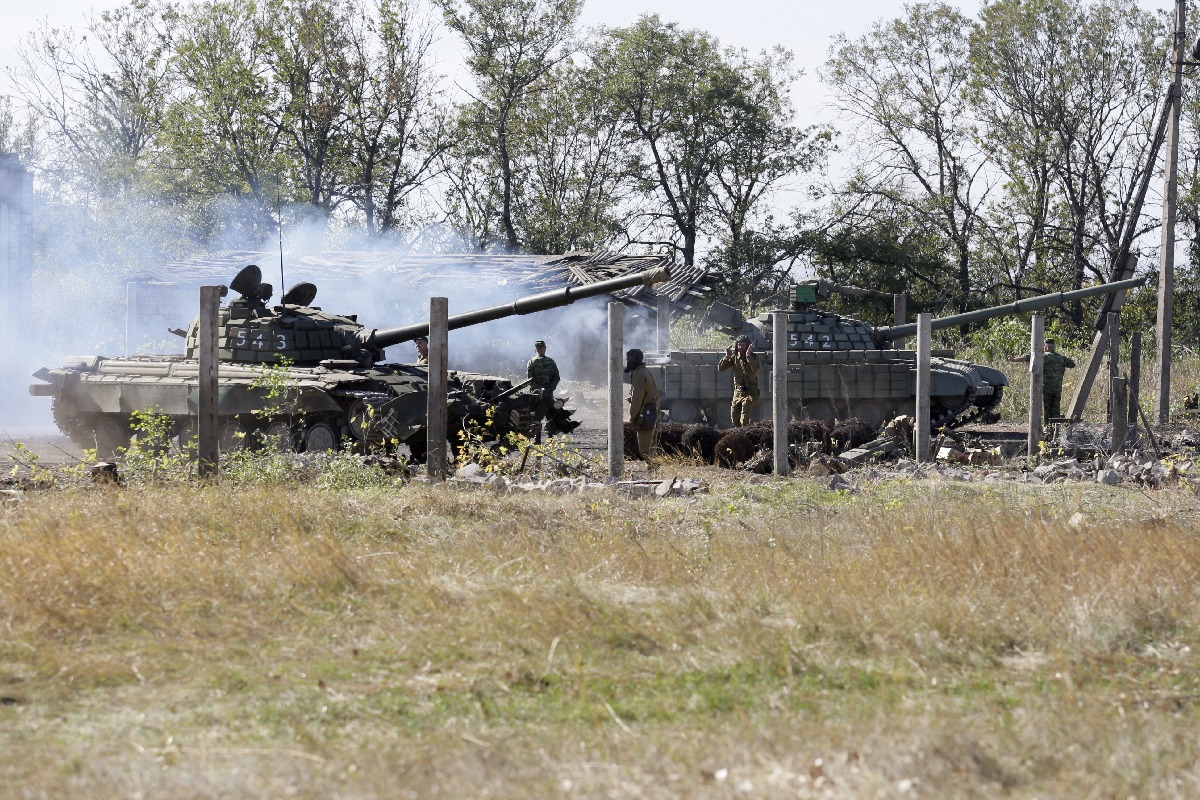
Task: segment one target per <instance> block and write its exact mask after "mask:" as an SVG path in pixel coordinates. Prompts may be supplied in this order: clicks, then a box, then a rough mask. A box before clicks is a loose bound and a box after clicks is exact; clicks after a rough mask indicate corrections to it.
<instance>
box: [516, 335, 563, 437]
mask: <svg viewBox="0 0 1200 800" xmlns="http://www.w3.org/2000/svg"><path fill="white" fill-rule="evenodd" d="M533 351H534V352H535V353H537V355H536V356H534V357H533V358H531V359H529V363H528V364H526V365H525V377H527V378H529V380H530V381H532V383H530V384H529V391H531V392H535V393H536V394H537V395H539V397H540V399H539V401H538V405H537V408H536V409H535V410H534V413H533V419H534V421H535V422H537V424H538V427H537V433H536V434H535V435H534V442H536V443H538V444H540V443H541V441H542V420H543V419H545V418H546V415H547V414H548V413H549V412H550V410H551V407H552V406H553V405H554V390H555V389H557V388H558V381H559V377H560V376H559V374H558V364H555V363H554V359H553V358H551V357H550V356H548V355H546V343H545V342H543V341H542V340H541V339H538V340H537V341H536V342H534V343H533Z"/></svg>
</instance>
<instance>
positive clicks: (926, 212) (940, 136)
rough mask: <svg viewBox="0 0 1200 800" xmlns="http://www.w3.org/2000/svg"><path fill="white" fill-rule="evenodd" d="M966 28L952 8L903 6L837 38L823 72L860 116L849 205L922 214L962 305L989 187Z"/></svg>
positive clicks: (970, 286) (850, 111)
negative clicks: (946, 254)
mask: <svg viewBox="0 0 1200 800" xmlns="http://www.w3.org/2000/svg"><path fill="white" fill-rule="evenodd" d="M971 29H972V23H971V21H970V20H969V19H967V18H966V17H964V16H963V15H962V14H961V13H960V12H958V11H957V10H955V9H953V8H951V7H950V6H947V5H944V4H940V3H923V4H918V5H907V6H905V7H904V16H903V17H901V18H899V19H895V20H892V21H890V22H879V23H876V24H875V25H874V26H873V27H872V29H871V31H870V32H869V33H867V34H866V35H864V36H862V37H860V38H859V39H856V40H853V41H851V40H849V39H848V38H846V37H845V36H844V35H843V36H839V37H837V38H836V39H835V42H834V45H833V48H832V55H831V56H830V58H829V60H828V61H827V62H826V66H825V73H824V74H825V79H826V81H827V82H828V83H829V84H830V85H831V86H832V87H833V88H834V90H835V91H836V92H837V97H836V101H835V102H836V105H837V107H838V108H839V109H840V110H841V111H843V112H844V113H845V114H846V115H848V116H849V117H850V118H851V119H853V120H855V121H856V122H857V123H858V133H857V135H856V136H855V137H853V142H854V144H855V145H856V147H855V148H854V152H855V154H856V155H857V156H858V159H859V161H860V163H861V164H862V167H861V169H860V170H859V171H858V173H857V175H856V176H855V177H854V178H853V179H852V181H851V182H850V184H849V185H848V186H847V187H846V190H845V193H846V194H847V195H848V196H850V198H851V199H850V200H849V201H847V203H846V205H848V206H849V207H851V208H855V209H860V210H861V209H864V208H866V209H870V210H871V213H873V214H874V213H883V214H885V215H889V216H895V217H897V218H902V219H903V218H907V219H927V220H928V221H929V222H930V224H932V225H933V226H934V227H935V229H936V230H937V231H938V233H939V235H940V236H941V237H942V239H943V241H944V244H945V248H946V249H947V250H949V251H950V252H952V253H953V255H954V266H955V269H954V275H953V283H952V285H953V287H954V289H953V292H954V295H955V302H956V305H957V306H958V307H959V308H960V309H962V310H966V309H967V308H968V307H969V303H970V299H971V294H972V292H973V291H974V289H975V283H974V279H973V274H972V270H971V267H972V252H973V249H974V247H975V245H976V239H977V235H978V231H979V227H980V212H981V209H982V207H983V204H984V202H985V200H986V197H987V195H988V192H989V191H990V188H991V187H990V185H989V183H988V181H987V177H986V174H985V172H984V168H985V166H986V163H987V160H986V158H985V156H984V154H982V153H981V152H980V151H979V148H978V145H977V144H976V135H977V131H976V126H975V120H974V117H973V115H972V113H971V108H970V106H969V103H968V94H967V89H968V81H969V77H970V73H969V70H968V63H967V49H966V47H967V41H968V39H969V35H970V32H971ZM854 198H858V199H857V200H856V199H854ZM944 289H949V287H948V286H947V287H944Z"/></svg>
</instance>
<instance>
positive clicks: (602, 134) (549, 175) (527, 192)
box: [514, 61, 627, 253]
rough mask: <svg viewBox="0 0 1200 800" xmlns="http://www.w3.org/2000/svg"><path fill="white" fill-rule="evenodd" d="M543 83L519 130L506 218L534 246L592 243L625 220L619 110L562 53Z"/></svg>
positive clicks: (550, 248) (598, 81)
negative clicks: (516, 180)
mask: <svg viewBox="0 0 1200 800" xmlns="http://www.w3.org/2000/svg"><path fill="white" fill-rule="evenodd" d="M545 83H546V88H545V90H544V91H542V92H539V93H537V94H536V95H534V96H533V97H531V99H530V103H529V109H528V112H527V114H526V117H525V124H524V126H522V128H521V129H520V130H519V141H520V148H519V149H520V152H521V154H522V156H521V158H520V159H519V160H518V163H519V165H520V167H519V173H520V174H521V175H523V176H525V180H524V181H522V182H521V183H520V184H519V185H518V186H517V187H515V189H516V191H515V193H516V196H517V198H518V202H516V203H515V204H514V208H515V216H514V225H515V227H516V229H517V232H518V235H519V237H520V239H521V241H522V242H523V243H524V244H525V247H526V249H527V250H529V251H531V252H534V253H565V252H569V251H571V250H589V249H597V248H600V247H603V246H604V245H605V244H606V243H607V242H608V241H610V240H612V239H613V238H614V236H615V235H617V234H619V232H620V231H622V230H623V229H624V225H625V220H624V217H623V216H622V214H621V211H620V207H621V205H622V201H623V200H624V199H625V198H626V196H627V185H626V182H625V181H624V179H623V177H624V176H623V170H624V162H625V159H626V158H627V154H626V151H625V145H624V142H623V140H622V136H621V127H620V117H619V114H618V113H617V111H616V109H614V108H613V106H612V105H611V104H610V103H609V102H607V98H606V97H605V95H604V93H603V91H602V88H603V86H602V78H601V77H600V76H599V75H598V74H597V73H596V71H595V70H591V69H584V68H581V67H578V66H576V65H574V64H572V63H571V62H569V61H564V62H562V63H560V64H558V65H557V66H556V67H555V68H554V70H553V71H552V72H551V73H550V74H549V75H548V76H547V78H546V81H545Z"/></svg>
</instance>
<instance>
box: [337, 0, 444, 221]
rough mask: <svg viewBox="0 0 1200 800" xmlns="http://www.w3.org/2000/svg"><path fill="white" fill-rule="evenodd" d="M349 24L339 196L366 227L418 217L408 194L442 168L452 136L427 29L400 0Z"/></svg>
mask: <svg viewBox="0 0 1200 800" xmlns="http://www.w3.org/2000/svg"><path fill="white" fill-rule="evenodd" d="M358 16H359V19H360V20H361V22H359V23H358V24H356V25H354V26H353V27H352V28H351V36H350V42H349V49H348V63H347V64H346V65H345V68H346V72H345V74H344V75H343V77H342V80H343V82H344V85H345V88H346V93H347V96H348V100H349V102H348V104H347V115H348V116H347V120H346V122H347V126H346V127H347V136H348V139H349V145H348V153H347V162H348V163H347V175H346V180H347V185H346V186H345V188H344V191H345V193H346V196H347V197H348V198H349V199H350V200H351V202H353V203H354V205H355V206H356V207H357V209H358V210H359V212H360V213H361V214H362V217H363V220H364V223H365V225H366V229H367V233H368V234H370V235H375V234H378V233H385V232H389V231H396V230H398V229H401V228H403V227H405V226H406V225H410V224H413V223H418V222H420V221H421V220H418V219H416V218H415V217H413V216H412V214H413V213H414V212H413V208H412V206H413V202H412V200H413V197H414V195H416V194H417V193H418V192H420V191H422V190H423V189H424V188H425V187H426V186H427V185H428V184H429V182H430V181H431V180H432V179H433V178H434V177H436V176H437V175H438V174H440V171H441V170H442V169H443V162H442V157H443V156H444V155H445V154H446V153H447V152H448V150H449V148H450V146H451V143H452V141H453V139H452V134H453V130H452V128H451V123H450V120H449V119H448V115H447V113H446V111H445V109H444V108H443V107H442V106H441V105H440V103H439V93H440V88H439V83H440V79H439V78H438V76H436V75H435V74H434V72H433V68H432V64H431V56H430V48H431V46H432V44H433V29H432V27H431V26H430V25H428V24H426V23H423V22H422V21H421V20H419V19H418V17H417V15H416V13H415V11H414V10H413V7H412V6H411V5H410V4H409V3H408V2H406V0H379V4H378V7H377V10H376V13H375V15H374V16H372V15H370V14H367V13H366V11H365V10H360V12H359V14H358Z"/></svg>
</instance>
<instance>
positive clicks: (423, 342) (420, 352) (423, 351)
mask: <svg viewBox="0 0 1200 800" xmlns="http://www.w3.org/2000/svg"><path fill="white" fill-rule="evenodd" d="M413 344H415V345H416V346H417V363H418V364H422V365H425V366H428V364H429V337H427V336H418V337H417V338H416V339H414V340H413Z"/></svg>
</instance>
